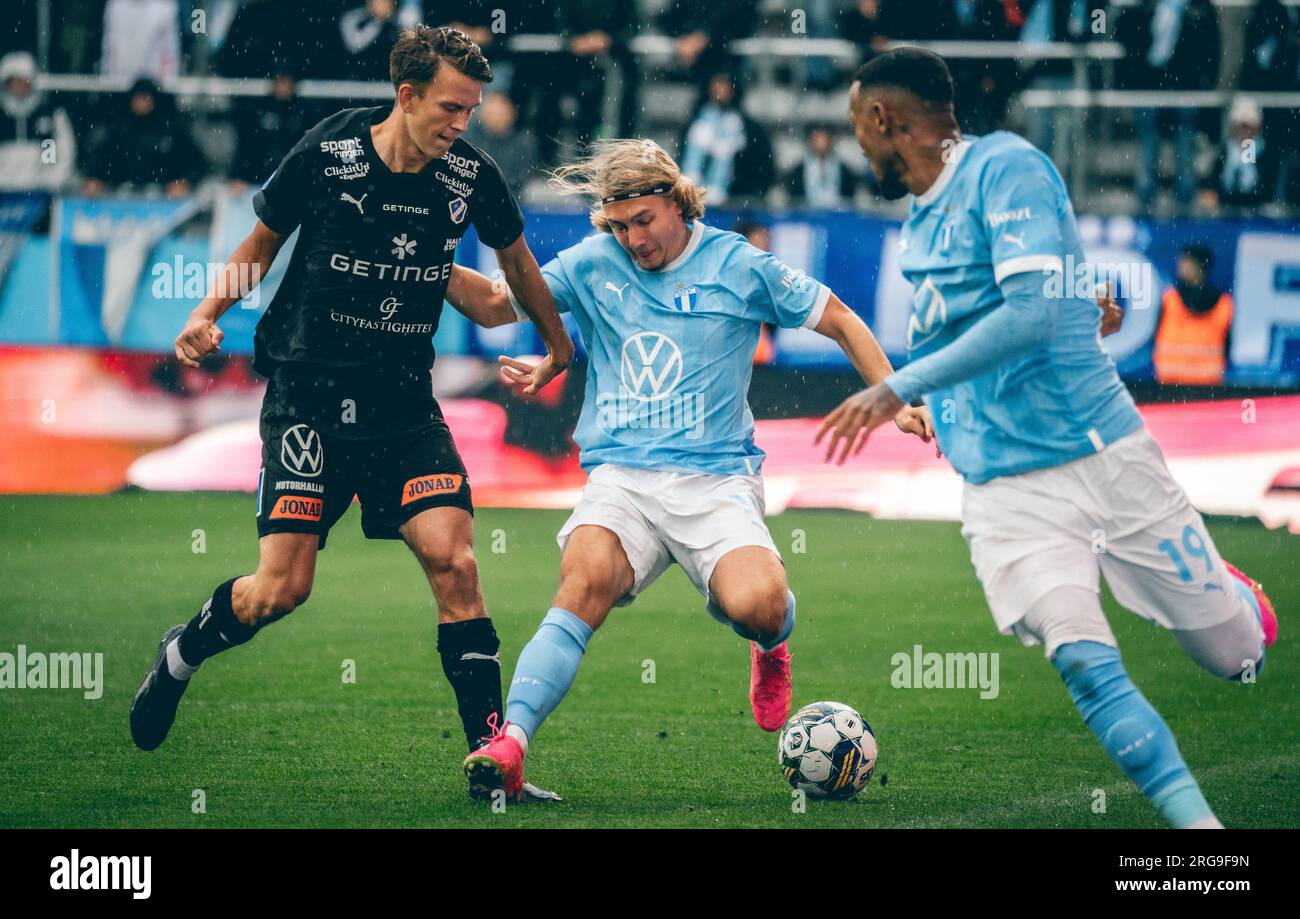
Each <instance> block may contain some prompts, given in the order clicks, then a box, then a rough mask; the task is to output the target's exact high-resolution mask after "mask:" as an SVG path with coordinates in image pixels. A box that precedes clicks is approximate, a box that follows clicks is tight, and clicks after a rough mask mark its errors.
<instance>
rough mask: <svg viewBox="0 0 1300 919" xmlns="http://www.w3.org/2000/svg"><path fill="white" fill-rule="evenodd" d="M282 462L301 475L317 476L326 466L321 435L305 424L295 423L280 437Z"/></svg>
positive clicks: (287, 467) (307, 476) (310, 477)
mask: <svg viewBox="0 0 1300 919" xmlns="http://www.w3.org/2000/svg"><path fill="white" fill-rule="evenodd" d="M280 462H281V463H283V464H284V467H285V468H286V469H289V470H291V471H293V472H296V473H297V474H298V475H300V476H303V477H305V478H308V479H314V478H316V476H318V475H320V474H321V470H323V469H324V468H325V448H324V447H323V446H322V445H321V442H320V435H319V434H317V433H316V432H315V431H313V430H312V429H311V428H309V427H308V426H307V425H305V424H295V425H294V426H293V427H291V428H290V429H289V430H287V431H285V432H284V434H283V435H282V436H281V437H280Z"/></svg>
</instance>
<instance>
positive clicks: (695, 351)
mask: <svg viewBox="0 0 1300 919" xmlns="http://www.w3.org/2000/svg"><path fill="white" fill-rule="evenodd" d="M690 230H691V235H690V240H689V241H688V242H687V245H686V248H685V250H683V252H682V254H681V255H679V256H678V257H677V258H676V259H674V260H673V261H672V262H670V263H669V264H667V265H665V266H664V267H663V268H662V269H660V270H658V271H646V270H644V269H642V268H640V267H639V266H637V265H636V264H635V263H634V262H633V261H632V258H631V257H630V256H629V255H628V254H627V253H626V252H625V251H624V250H623V247H622V246H620V245H619V244H618V241H617V240H616V239H614V237H613V235H611V234H609V233H598V234H596V235H594V236H589V237H588V238H586V239H584V240H583V241H582V242H580V243H578V244H577V245H576V246H572V247H571V248H568V249H565V250H564V251H563V252H561V253H560V254H559V255H557V256H556V257H555V258H554V259H552V260H551V261H550V262H548V263H547V264H546V265H545V266H543V268H542V275H543V277H545V278H546V283H547V286H548V287H549V288H550V290H551V294H552V296H554V298H555V303H556V306H557V307H559V309H560V311H561V312H565V311H568V312H572V313H573V315H574V318H575V319H576V320H577V322H578V329H579V331H580V332H581V334H582V338H583V342H584V343H585V344H586V346H587V352H588V355H589V360H590V363H589V366H588V371H587V389H586V393H585V396H584V399H583V403H582V414H581V416H580V417H579V419H578V424H577V428H576V429H575V430H574V434H573V439H574V441H575V442H577V444H578V447H579V448H580V449H581V456H580V460H581V463H582V467H583V468H584V469H586V470H588V471H590V470H591V469H593V468H595V467H596V466H599V465H600V464H602V463H618V464H621V465H624V466H635V467H639V468H643V469H663V470H673V471H678V472H704V473H715V474H726V475H736V474H739V475H749V474H755V473H757V472H759V470H760V467H761V466H762V463H763V455H764V454H763V451H762V450H760V449H758V447H757V446H755V445H754V416H753V413H751V412H750V409H749V399H748V396H749V381H750V376H751V373H752V370H753V362H754V350H755V348H756V347H757V346H758V339H759V333H760V330H761V328H762V324H763V323H765V322H767V323H772V324H774V325H776V326H779V327H781V328H797V327H799V326H808V327H810V328H811V327H813V326H816V325H817V323H818V322H819V321H820V320H821V316H822V313H823V312H824V311H825V308H826V303H827V302H828V300H829V299H830V294H831V292H830V290H829V288H827V287H825V286H824V285H822V284H820V283H819V282H817V281H815V280H813V279H812V278H809V277H808V276H807V275H805V274H804V273H803V272H801V271H797V270H795V269H793V268H790V267H789V266H787V265H785V264H784V263H783V262H781V261H780V260H779V259H777V258H776V257H775V256H773V255H771V254H769V253H767V252H764V251H762V250H761V249H757V248H755V247H754V246H751V245H750V244H749V243H748V242H746V241H745V238H744V237H742V236H740V235H739V234H737V233H730V232H727V231H725V230H719V229H716V228H714V227H710V226H707V225H706V224H704V223H703V222H702V221H700V220H695V221H693V222H692V223H691V226H690Z"/></svg>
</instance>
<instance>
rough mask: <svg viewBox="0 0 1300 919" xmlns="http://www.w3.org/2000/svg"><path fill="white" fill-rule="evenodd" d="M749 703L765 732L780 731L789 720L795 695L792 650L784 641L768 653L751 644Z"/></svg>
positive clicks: (755, 718) (756, 719)
mask: <svg viewBox="0 0 1300 919" xmlns="http://www.w3.org/2000/svg"><path fill="white" fill-rule="evenodd" d="M749 658H750V669H749V704H750V706H752V707H753V709H754V720H755V721H757V722H758V726H759V727H760V728H762V729H763V730H765V731H779V730H781V728H782V727H784V726H785V722H786V719H787V718H789V717H790V699H791V698H793V696H794V690H793V688H792V686H791V683H790V681H791V678H790V659H791V656H790V649H789V647H787V646H786V643H785V642H781V644H779V645H777V647H775V648H773V649H772V650H771V651H768V652H767V653H766V654H765V653H763V652H762V651H761V650H759V647H758V645H756V644H754V643H753V642H750V643H749Z"/></svg>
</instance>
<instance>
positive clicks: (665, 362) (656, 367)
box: [619, 332, 682, 402]
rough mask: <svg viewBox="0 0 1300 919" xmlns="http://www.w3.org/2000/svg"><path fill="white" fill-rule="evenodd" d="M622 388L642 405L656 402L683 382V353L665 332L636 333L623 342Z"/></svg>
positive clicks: (620, 367) (620, 369)
mask: <svg viewBox="0 0 1300 919" xmlns="http://www.w3.org/2000/svg"><path fill="white" fill-rule="evenodd" d="M619 377H620V379H622V381H623V387H624V388H625V389H626V390H627V391H628V394H629V395H630V396H631V397H632V398H633V399H637V400H640V401H642V402H657V401H658V400H660V399H662V398H664V397H665V396H667V395H668V394H669V393H671V392H672V391H673V390H674V389H676V388H677V384H678V383H680V382H681V379H682V349H681V348H679V347H677V342H675V341H673V340H672V339H671V338H669V337H668V336H667V335H664V334H663V333H662V332H637V333H636V334H635V335H629V336H628V337H627V338H626V339H625V340H624V341H623V357H622V360H621V361H620V363H619Z"/></svg>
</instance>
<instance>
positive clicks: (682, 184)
mask: <svg viewBox="0 0 1300 919" xmlns="http://www.w3.org/2000/svg"><path fill="white" fill-rule="evenodd" d="M550 184H551V186H552V187H553V188H555V189H558V190H559V191H561V192H563V193H565V194H570V195H585V196H588V197H591V198H594V199H595V202H594V203H593V204H592V205H591V224H592V226H594V227H595V228H596V229H598V230H601V231H602V232H605V233H608V232H609V218H607V217H606V216H605V207H604V205H603V204H602V203H601V200H602V199H603V198H607V197H609V196H610V195H624V194H627V193H629V192H634V191H641V190H643V189H648V188H654V187H655V186H658V185H667V186H668V191H667V192H665V193H664V194H666V195H667V197H668V199H669V200H670V201H672V203H673V204H676V205H677V206H678V207H679V208H681V211H682V219H683V220H694V219H695V218H697V217H703V216H704V197H705V195H706V194H708V189H706V188H704V187H703V186H702V185H697V184H696V183H695V182H693V181H692V180H691V179H689V178H688V177H687V176H685V175H683V174H682V169H681V167H680V166H678V165H677V163H676V161H675V160H673V158H672V157H671V156H669V155H668V153H667V152H666V151H665V150H664V148H663V147H661V146H659V145H658V144H657V143H655V142H654V141H653V140H634V139H620V140H601V141H597V142H596V143H594V144H592V145H591V147H590V149H589V150H588V151H587V153H586V155H585V156H583V157H582V159H580V160H578V161H577V162H576V163H567V164H565V165H563V166H561V167H560V168H559V169H556V170H555V171H554V172H553V173H551V179H550Z"/></svg>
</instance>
